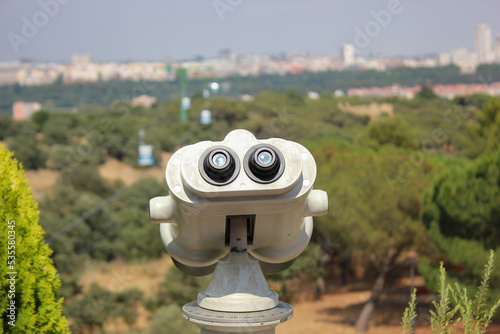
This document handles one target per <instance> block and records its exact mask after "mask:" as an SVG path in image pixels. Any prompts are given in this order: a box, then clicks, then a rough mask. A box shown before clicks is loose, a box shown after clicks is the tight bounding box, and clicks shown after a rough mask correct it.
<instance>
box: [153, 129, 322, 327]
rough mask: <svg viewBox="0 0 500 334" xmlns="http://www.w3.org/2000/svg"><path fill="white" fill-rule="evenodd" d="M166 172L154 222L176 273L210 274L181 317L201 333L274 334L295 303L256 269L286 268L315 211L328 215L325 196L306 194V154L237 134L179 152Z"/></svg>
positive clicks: (309, 164) (312, 168)
mask: <svg viewBox="0 0 500 334" xmlns="http://www.w3.org/2000/svg"><path fill="white" fill-rule="evenodd" d="M165 175H166V181H167V186H168V189H169V192H170V195H169V196H164V197H155V198H153V199H151V200H150V215H151V220H153V221H154V222H157V223H160V233H161V238H162V240H163V243H164V245H165V247H166V248H167V250H168V252H169V254H170V255H171V257H172V260H173V261H174V263H175V265H176V266H177V267H178V268H179V269H180V270H182V271H184V272H185V273H187V274H190V275H195V276H202V275H207V274H210V273H213V275H212V278H211V281H210V283H209V285H208V287H207V288H206V289H205V290H203V291H201V292H200V293H199V294H198V298H197V301H195V302H191V303H188V304H186V305H184V307H183V315H184V317H185V318H186V319H188V320H189V321H192V322H194V323H197V324H199V325H200V326H201V328H202V329H201V333H236V332H238V333H242V332H244V333H250V332H251V333H274V332H275V327H276V326H277V325H278V324H280V323H281V322H284V321H286V320H288V319H290V318H291V317H292V314H293V308H292V307H291V306H290V305H289V304H287V303H284V302H280V301H279V299H278V294H277V293H276V292H275V291H272V290H271V289H270V288H269V286H268V284H267V282H266V280H265V278H264V275H263V272H270V273H274V272H278V271H281V270H283V269H285V268H287V267H288V266H290V265H291V264H292V263H293V261H294V259H295V258H296V257H297V256H298V255H299V254H300V253H301V252H302V251H303V250H304V249H305V248H306V246H307V244H308V243H309V240H310V238H311V234H312V230H313V220H312V216H319V215H322V214H325V213H326V212H327V211H328V197H327V195H326V193H325V192H324V191H321V190H312V186H313V183H314V180H315V178H316V164H315V162H314V158H313V156H312V155H311V153H310V152H309V151H308V150H307V149H306V148H304V147H303V146H301V145H299V144H297V143H294V142H291V141H287V140H283V139H277V138H271V139H267V140H257V139H256V138H255V137H254V136H253V135H252V134H251V133H250V132H248V131H245V130H235V131H232V132H231V133H229V134H228V135H227V136H226V138H225V139H224V140H223V141H221V142H210V141H204V142H200V143H197V144H195V145H190V146H186V147H184V148H182V149H180V150H179V151H177V152H176V153H175V154H174V155H173V156H172V157H171V158H170V160H169V162H168V165H167V168H166V172H165Z"/></svg>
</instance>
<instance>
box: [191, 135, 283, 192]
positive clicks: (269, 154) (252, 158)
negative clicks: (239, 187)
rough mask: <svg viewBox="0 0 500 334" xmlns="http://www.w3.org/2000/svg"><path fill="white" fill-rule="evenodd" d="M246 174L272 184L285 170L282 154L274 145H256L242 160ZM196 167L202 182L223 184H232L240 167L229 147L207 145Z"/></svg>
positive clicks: (253, 178) (256, 179) (255, 179)
mask: <svg viewBox="0 0 500 334" xmlns="http://www.w3.org/2000/svg"><path fill="white" fill-rule="evenodd" d="M243 163H244V170H245V173H246V174H247V176H248V177H249V178H250V179H252V180H253V181H255V182H257V183H262V184H266V183H272V182H274V181H276V180H277V179H279V178H280V177H281V175H282V174H283V171H284V170H285V159H284V157H283V153H281V151H280V150H279V149H278V148H276V147H275V146H273V145H270V144H258V145H255V146H253V147H252V148H250V149H249V150H248V152H247V153H246V154H245V157H244V159H243ZM198 169H199V171H200V174H201V176H202V177H203V179H204V180H205V181H207V182H208V183H210V184H212V185H216V186H224V185H227V184H229V183H231V182H232V181H233V180H234V179H235V178H236V177H237V176H238V173H239V170H240V162H239V160H238V155H237V154H236V153H235V152H234V151H233V150H232V149H230V148H229V147H225V146H215V147H210V148H208V149H207V150H205V152H204V153H203V154H202V156H201V159H200V160H199V166H198Z"/></svg>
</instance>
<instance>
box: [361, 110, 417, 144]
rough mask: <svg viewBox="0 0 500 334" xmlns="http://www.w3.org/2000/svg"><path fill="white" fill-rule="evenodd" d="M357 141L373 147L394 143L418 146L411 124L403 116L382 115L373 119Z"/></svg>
mask: <svg viewBox="0 0 500 334" xmlns="http://www.w3.org/2000/svg"><path fill="white" fill-rule="evenodd" d="M357 141H358V142H360V143H362V144H364V145H366V146H369V147H372V148H375V149H377V148H379V147H381V146H383V145H393V146H396V147H403V148H416V146H417V144H416V137H415V134H414V132H413V129H412V128H411V127H410V125H409V124H408V123H407V122H406V121H405V120H404V119H403V118H402V117H401V116H394V117H384V116H382V117H380V118H378V119H376V120H373V121H371V122H370V123H369V124H368V128H367V129H366V132H365V133H362V134H361V136H359V137H358V138H357Z"/></svg>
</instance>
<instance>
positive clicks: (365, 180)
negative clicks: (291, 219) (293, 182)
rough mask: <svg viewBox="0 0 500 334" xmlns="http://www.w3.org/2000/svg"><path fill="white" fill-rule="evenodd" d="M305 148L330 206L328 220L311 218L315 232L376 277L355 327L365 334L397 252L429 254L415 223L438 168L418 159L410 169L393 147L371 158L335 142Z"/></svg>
mask: <svg viewBox="0 0 500 334" xmlns="http://www.w3.org/2000/svg"><path fill="white" fill-rule="evenodd" d="M308 146H309V147H310V149H311V152H312V153H313V155H314V157H315V159H316V163H317V166H318V176H317V180H316V183H317V184H320V185H321V189H323V190H325V191H327V192H328V197H329V201H330V209H329V214H328V215H325V216H322V217H317V218H315V221H316V223H315V228H316V229H317V231H318V232H319V233H320V234H321V235H322V236H323V239H324V240H326V241H329V243H330V247H331V248H332V249H335V250H336V251H337V253H338V254H339V256H342V257H344V258H347V259H348V258H350V257H351V255H352V254H359V255H363V257H364V258H365V259H367V261H366V262H365V263H363V264H364V265H365V266H372V267H373V268H375V270H376V272H377V275H376V279H375V282H374V286H373V291H372V296H371V297H370V299H369V300H368V301H367V303H366V304H365V306H364V308H363V310H362V312H361V314H360V315H359V317H358V321H357V325H356V328H357V332H358V333H363V332H364V331H366V329H367V325H368V320H369V319H370V317H371V314H372V313H373V311H374V308H375V305H376V303H377V301H378V299H379V297H380V294H381V293H382V291H383V288H384V281H385V277H386V276H387V274H388V273H389V272H390V270H391V269H392V268H393V267H394V265H395V264H396V259H397V258H398V256H399V255H400V254H401V252H402V251H404V250H408V249H412V248H413V249H417V250H419V251H422V252H426V251H428V250H426V248H428V247H427V246H426V241H427V237H426V233H425V229H424V228H423V226H422V224H421V223H420V222H419V213H420V210H421V207H422V201H421V199H420V198H421V193H423V191H424V189H425V188H426V187H427V186H428V185H430V183H431V181H432V179H433V177H434V176H435V175H436V174H437V171H438V170H439V168H440V167H439V166H440V163H441V162H440V161H435V159H432V160H431V159H427V160H425V159H424V158H421V159H422V160H420V161H419V162H418V163H415V164H413V165H412V164H411V163H410V161H414V162H415V161H416V160H412V159H410V155H411V154H412V152H408V151H405V150H401V149H396V148H394V147H387V148H385V149H382V150H380V151H378V152H375V151H373V150H371V149H367V148H364V147H362V146H359V145H354V144H352V143H348V142H347V141H344V140H339V139H330V140H322V141H317V142H314V143H313V144H311V145H308ZM412 157H413V158H414V156H413V155H412Z"/></svg>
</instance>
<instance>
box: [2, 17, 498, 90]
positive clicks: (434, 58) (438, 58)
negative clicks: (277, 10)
mask: <svg viewBox="0 0 500 334" xmlns="http://www.w3.org/2000/svg"><path fill="white" fill-rule="evenodd" d="M485 63H500V34H497V36H496V39H495V41H494V42H493V40H492V32H491V29H490V27H489V25H488V24H487V23H479V24H477V26H476V31H475V38H474V51H473V52H469V51H468V50H467V49H466V48H459V49H456V50H452V51H450V52H448V53H441V54H436V55H431V56H417V57H413V58H403V57H384V56H379V57H373V58H370V57H359V56H357V55H356V54H355V46H354V45H353V44H344V45H342V46H341V47H340V53H339V54H338V55H329V56H314V55H308V54H291V55H283V56H271V55H267V54H257V55H239V54H236V53H231V52H230V51H229V50H225V51H222V52H220V54H219V56H218V57H217V58H212V59H196V60H191V61H175V60H173V59H166V60H165V61H164V62H140V61H137V62H128V63H118V62H107V63H95V62H92V56H91V54H90V53H84V54H75V55H74V56H73V59H72V61H71V63H52V62H49V63H33V62H24V61H15V62H0V85H11V84H19V85H22V86H32V85H46V84H51V83H54V82H55V81H56V80H58V79H59V80H62V82H63V83H75V82H98V81H108V80H133V81H139V80H147V81H165V80H167V81H173V80H175V79H176V69H177V68H185V69H186V70H187V78H188V79H192V78H212V79H219V78H225V77H228V76H259V75H265V74H278V75H284V74H288V73H290V74H297V73H302V72H322V71H343V70H348V69H358V70H375V71H385V70H388V69H391V68H395V67H435V66H446V65H450V64H454V65H456V66H458V67H459V68H460V70H461V72H462V73H473V72H475V69H476V67H477V66H478V65H480V64H485Z"/></svg>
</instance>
